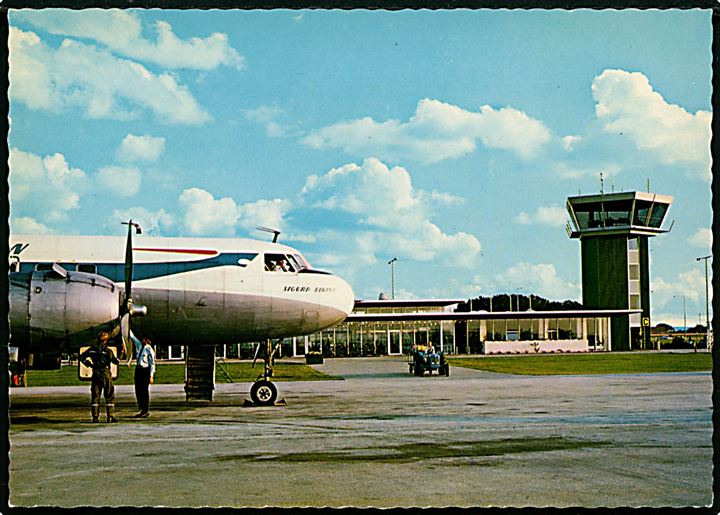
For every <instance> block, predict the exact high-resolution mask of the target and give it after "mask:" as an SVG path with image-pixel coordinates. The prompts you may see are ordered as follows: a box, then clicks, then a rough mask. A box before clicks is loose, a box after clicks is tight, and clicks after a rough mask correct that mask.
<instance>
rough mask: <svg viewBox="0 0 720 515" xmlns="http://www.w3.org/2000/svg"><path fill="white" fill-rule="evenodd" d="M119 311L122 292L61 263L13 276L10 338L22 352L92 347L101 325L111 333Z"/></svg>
mask: <svg viewBox="0 0 720 515" xmlns="http://www.w3.org/2000/svg"><path fill="white" fill-rule="evenodd" d="M119 310H120V289H119V288H118V286H117V285H116V284H115V283H114V282H112V281H111V280H109V279H107V278H106V277H103V276H101V275H97V274H90V273H86V272H69V271H66V270H64V269H62V268H60V267H59V266H58V265H55V266H54V269H53V270H43V271H34V272H15V273H11V274H10V317H9V318H10V340H11V342H12V345H14V346H17V347H20V348H23V347H27V346H28V345H29V347H31V348H38V349H43V348H47V347H53V348H57V346H58V344H59V345H61V346H64V345H68V344H71V342H72V343H73V344H76V343H77V344H81V343H88V342H89V341H92V338H93V337H94V335H95V334H96V332H97V331H99V330H101V327H104V330H109V329H110V325H111V324H112V322H113V321H116V320H117V318H118V314H119ZM96 330H97V331H96ZM75 340H77V341H75ZM57 352H59V348H57Z"/></svg>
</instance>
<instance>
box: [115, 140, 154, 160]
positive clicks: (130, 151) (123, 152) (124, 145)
mask: <svg viewBox="0 0 720 515" xmlns="http://www.w3.org/2000/svg"><path fill="white" fill-rule="evenodd" d="M164 151H165V138H161V137H155V136H149V135H144V136H135V135H134V134H128V135H127V136H125V137H124V138H123V140H122V142H121V143H120V148H118V152H117V154H118V158H119V159H120V160H121V161H126V162H134V161H157V159H158V158H159V157H160V155H161V154H162V153H163V152H164Z"/></svg>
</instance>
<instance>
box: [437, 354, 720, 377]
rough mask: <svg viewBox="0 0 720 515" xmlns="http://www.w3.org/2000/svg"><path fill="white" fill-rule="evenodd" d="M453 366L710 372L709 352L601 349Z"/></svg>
mask: <svg viewBox="0 0 720 515" xmlns="http://www.w3.org/2000/svg"><path fill="white" fill-rule="evenodd" d="M450 363H451V365H452V366H458V367H465V368H474V369H476V370H485V371H488V372H499V373H502V374H518V375H577V374H646V373H658V372H709V371H710V370H712V356H711V355H710V354H709V353H707V352H698V353H669V352H663V353H658V352H628V353H625V352H599V353H593V354H543V355H538V356H533V355H518V356H483V357H479V358H463V357H457V356H453V357H452V360H451V361H450Z"/></svg>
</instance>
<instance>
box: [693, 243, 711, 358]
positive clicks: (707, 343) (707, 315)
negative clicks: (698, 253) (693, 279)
mask: <svg viewBox="0 0 720 515" xmlns="http://www.w3.org/2000/svg"><path fill="white" fill-rule="evenodd" d="M711 257H712V256H703V257H699V258H696V259H695V261H700V260H701V259H702V260H704V261H705V331H706V336H705V346H706V347H707V348H708V350H709V349H710V307H709V305H708V271H707V262H708V259H710V258H711Z"/></svg>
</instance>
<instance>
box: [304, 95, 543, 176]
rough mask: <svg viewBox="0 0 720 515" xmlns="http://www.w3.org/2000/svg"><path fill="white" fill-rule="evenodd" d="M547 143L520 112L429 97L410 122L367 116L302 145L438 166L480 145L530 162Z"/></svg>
mask: <svg viewBox="0 0 720 515" xmlns="http://www.w3.org/2000/svg"><path fill="white" fill-rule="evenodd" d="M549 140H550V132H549V130H548V129H547V128H546V127H545V126H544V125H543V123H542V122H540V121H538V120H535V119H533V118H531V117H529V116H528V115H527V114H525V113H523V112H522V111H518V110H517V109H513V108H511V107H504V108H501V109H498V110H496V109H493V108H492V107H490V106H487V105H485V106H482V107H481V108H480V111H479V112H474V111H468V110H465V109H462V108H460V107H458V106H455V105H452V104H447V103H444V102H441V101H439V100H431V99H428V98H425V99H423V100H421V101H420V102H418V105H417V108H416V110H415V114H414V116H412V117H411V118H410V120H408V121H407V122H401V121H399V120H387V121H384V122H377V121H375V120H373V119H372V118H368V117H366V118H362V119H359V120H351V121H348V122H340V123H336V124H333V125H329V126H327V127H323V128H321V129H318V130H315V131H313V132H311V133H310V134H308V135H307V136H306V137H305V138H303V139H302V142H303V143H304V144H306V145H308V146H310V147H312V148H317V149H323V148H342V149H343V150H345V151H346V152H348V153H350V154H355V155H358V154H359V155H376V156H380V157H383V158H386V159H393V160H397V159H403V158H406V159H413V160H416V161H421V162H425V163H436V162H439V161H443V160H446V159H452V158H458V157H462V156H464V155H467V154H470V153H472V152H474V151H475V150H476V148H477V144H478V142H480V143H482V144H483V145H485V146H486V147H489V148H500V149H504V150H508V151H511V152H515V153H516V154H518V155H519V156H520V157H522V158H529V157H532V156H533V155H535V154H536V153H537V152H538V151H539V150H540V149H541V148H542V147H543V145H545V143H547V142H548V141H549Z"/></svg>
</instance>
